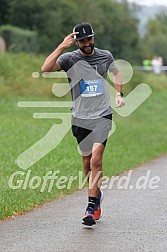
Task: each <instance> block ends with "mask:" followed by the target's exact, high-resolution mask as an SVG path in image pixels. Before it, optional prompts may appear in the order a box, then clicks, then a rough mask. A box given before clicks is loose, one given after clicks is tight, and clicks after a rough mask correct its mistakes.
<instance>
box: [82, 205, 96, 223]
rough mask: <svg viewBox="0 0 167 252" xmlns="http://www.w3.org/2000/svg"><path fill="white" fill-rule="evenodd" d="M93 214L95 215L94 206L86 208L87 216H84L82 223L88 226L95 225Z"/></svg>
mask: <svg viewBox="0 0 167 252" xmlns="http://www.w3.org/2000/svg"><path fill="white" fill-rule="evenodd" d="M93 215H94V211H93V209H92V208H90V207H87V208H86V212H85V216H84V218H83V219H82V224H84V225H86V226H92V225H95V224H96V222H95V220H94V218H93Z"/></svg>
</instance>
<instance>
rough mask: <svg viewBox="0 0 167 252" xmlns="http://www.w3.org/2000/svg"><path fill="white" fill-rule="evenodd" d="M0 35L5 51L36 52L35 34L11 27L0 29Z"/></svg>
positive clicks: (6, 26)
mask: <svg viewBox="0 0 167 252" xmlns="http://www.w3.org/2000/svg"><path fill="white" fill-rule="evenodd" d="M0 35H1V36H2V37H3V38H4V40H5V42H6V46H7V51H12V52H34V53H35V52H37V50H38V43H37V33H36V32H34V31H29V30H23V29H21V28H19V27H16V26H12V25H3V26H1V27H0Z"/></svg>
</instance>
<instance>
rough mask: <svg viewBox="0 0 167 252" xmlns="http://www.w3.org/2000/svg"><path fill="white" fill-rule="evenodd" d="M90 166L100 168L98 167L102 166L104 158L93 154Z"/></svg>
mask: <svg viewBox="0 0 167 252" xmlns="http://www.w3.org/2000/svg"><path fill="white" fill-rule="evenodd" d="M90 166H91V168H98V169H99V168H101V166H102V158H101V157H99V156H95V155H93V156H92V158H91V162H90Z"/></svg>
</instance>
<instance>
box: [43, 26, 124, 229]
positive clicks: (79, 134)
mask: <svg viewBox="0 0 167 252" xmlns="http://www.w3.org/2000/svg"><path fill="white" fill-rule="evenodd" d="M94 36H95V33H94V31H93V29H92V26H91V25H90V24H89V23H80V24H77V25H76V26H75V27H74V28H73V32H72V33H71V34H69V35H68V36H67V37H65V38H64V40H63V42H62V43H61V44H60V45H59V46H58V47H57V48H56V49H55V50H54V51H53V52H52V53H51V54H50V55H49V56H48V57H47V58H46V60H45V62H44V64H43V66H42V68H41V70H42V72H53V71H60V70H64V71H65V72H66V73H67V76H68V77H69V85H70V88H71V95H72V100H73V108H72V132H73V135H74V136H75V137H76V139H77V142H78V145H79V148H80V151H81V154H82V161H83V167H84V172H85V175H86V176H87V177H88V183H89V187H88V205H87V208H86V212H85V216H84V218H83V220H82V223H83V224H85V225H88V226H92V225H94V224H96V220H98V219H99V218H100V217H101V215H102V208H101V201H102V198H103V192H102V191H101V190H100V185H99V181H100V178H101V177H102V158H103V153H104V149H105V146H106V142H107V137H108V134H109V131H110V130H111V127H112V109H111V105H110V95H109V89H108V84H107V81H106V78H107V71H108V70H109V71H110V72H112V74H113V79H114V83H117V84H114V85H115V91H116V92H115V94H116V97H115V105H116V107H122V106H123V105H124V104H125V103H124V100H123V93H122V82H121V75H120V72H119V70H118V69H117V67H116V65H115V64H114V58H113V56H112V54H111V53H110V52H109V51H107V50H102V49H99V48H96V47H94ZM74 44H76V45H77V46H78V47H79V49H77V50H75V51H72V52H66V53H63V52H64V50H65V49H67V48H69V47H71V46H72V45H74ZM74 80H77V83H75V81H74Z"/></svg>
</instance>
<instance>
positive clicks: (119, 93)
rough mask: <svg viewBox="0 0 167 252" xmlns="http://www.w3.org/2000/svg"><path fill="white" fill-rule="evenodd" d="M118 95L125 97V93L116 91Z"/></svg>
mask: <svg viewBox="0 0 167 252" xmlns="http://www.w3.org/2000/svg"><path fill="white" fill-rule="evenodd" d="M116 96H121V97H124V94H123V93H122V92H117V93H116Z"/></svg>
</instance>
